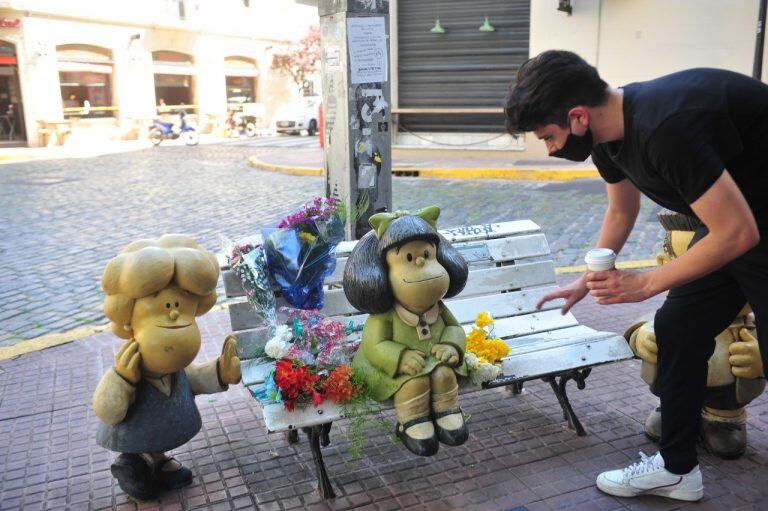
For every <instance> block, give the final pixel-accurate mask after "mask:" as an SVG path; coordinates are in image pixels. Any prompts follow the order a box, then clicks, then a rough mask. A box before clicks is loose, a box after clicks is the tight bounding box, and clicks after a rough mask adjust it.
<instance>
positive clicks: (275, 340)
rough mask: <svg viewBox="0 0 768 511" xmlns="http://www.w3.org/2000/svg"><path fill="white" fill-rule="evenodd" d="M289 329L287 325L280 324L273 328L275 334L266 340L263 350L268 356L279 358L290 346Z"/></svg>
mask: <svg viewBox="0 0 768 511" xmlns="http://www.w3.org/2000/svg"><path fill="white" fill-rule="evenodd" d="M291 336H292V333H291V329H290V328H289V327H288V326H287V325H280V326H278V327H277V328H276V329H275V334H274V335H273V336H272V338H271V339H270V340H269V341H267V344H266V345H265V346H264V352H265V353H266V354H267V356H268V357H270V358H274V359H275V360H280V359H281V358H283V357H284V356H285V355H286V354H287V353H288V350H289V349H290V347H291V343H290V340H291Z"/></svg>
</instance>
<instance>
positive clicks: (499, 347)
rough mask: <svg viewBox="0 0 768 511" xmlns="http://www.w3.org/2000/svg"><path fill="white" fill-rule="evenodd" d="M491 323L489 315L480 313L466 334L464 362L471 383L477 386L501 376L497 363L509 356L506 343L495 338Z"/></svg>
mask: <svg viewBox="0 0 768 511" xmlns="http://www.w3.org/2000/svg"><path fill="white" fill-rule="evenodd" d="M493 323H494V321H493V317H491V315H490V314H489V313H487V312H481V313H479V314H478V315H477V319H476V320H475V326H474V328H472V331H471V332H469V334H467V347H466V352H465V354H464V360H465V361H466V363H467V369H469V376H470V378H471V379H472V383H474V384H475V385H477V386H482V384H483V383H485V382H488V381H491V380H494V379H496V378H497V377H498V376H499V375H500V374H501V364H500V363H499V362H500V361H501V359H502V358H504V357H506V356H507V355H508V354H509V346H507V343H505V342H504V341H502V340H501V339H499V338H496V337H495V333H494V328H493Z"/></svg>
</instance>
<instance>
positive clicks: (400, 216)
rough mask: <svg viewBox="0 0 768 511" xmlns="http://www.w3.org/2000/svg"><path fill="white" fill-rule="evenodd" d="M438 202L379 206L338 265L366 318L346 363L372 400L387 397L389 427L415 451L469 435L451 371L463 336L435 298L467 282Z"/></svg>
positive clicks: (426, 451)
mask: <svg viewBox="0 0 768 511" xmlns="http://www.w3.org/2000/svg"><path fill="white" fill-rule="evenodd" d="M439 215H440V209H439V208H437V207H436V206H431V207H428V208H424V209H422V210H421V211H419V212H417V213H415V214H413V215H410V214H407V213H404V212H396V213H391V214H390V213H379V214H376V215H373V216H372V217H371V218H370V221H369V222H370V224H371V226H372V227H373V231H372V232H369V233H368V234H366V235H365V236H364V237H363V238H362V239H361V240H360V242H359V243H358V244H357V245H356V247H355V249H354V250H353V251H352V254H351V255H350V257H349V259H348V261H347V265H346V267H345V269H344V291H345V293H346V296H347V299H348V300H349V301H350V303H351V304H352V305H353V306H355V307H356V308H357V309H359V310H361V311H364V312H367V313H369V314H371V316H370V317H369V318H368V320H367V321H366V323H365V328H364V329H363V337H362V342H361V345H360V349H359V351H358V352H357V354H356V355H355V358H354V360H353V367H355V368H356V369H358V370H360V371H361V372H362V373H363V374H364V375H365V378H366V380H367V385H368V388H369V390H370V392H371V394H372V396H373V397H374V399H377V400H379V401H384V400H387V399H390V398H392V397H393V396H394V405H395V413H396V416H397V426H396V434H397V436H398V438H400V440H401V441H402V442H403V444H405V446H406V447H407V448H408V449H409V450H410V451H411V452H413V453H414V454H417V455H419V456H431V455H433V454H435V453H436V452H437V450H438V447H439V443H438V442H442V443H444V444H446V445H461V444H463V443H464V442H465V441H466V440H467V437H468V436H469V432H468V430H467V426H466V424H465V423H464V416H463V413H462V411H461V408H460V407H459V387H458V384H457V381H456V375H461V376H466V375H467V369H466V366H465V364H464V348H465V345H466V336H465V334H464V330H463V329H462V327H461V325H459V323H458V321H456V318H455V317H454V316H453V314H451V312H450V311H449V310H448V308H447V307H446V306H445V305H444V304H443V303H442V301H441V300H442V299H443V298H445V297H452V296H455V295H457V294H458V293H459V292H460V291H461V290H462V289H463V288H464V285H465V284H466V282H467V275H468V268H467V263H466V261H464V259H463V258H462V257H461V255H460V254H459V253H458V252H457V251H456V250H455V249H454V248H453V247H452V246H451V245H450V243H449V242H448V240H446V239H445V238H444V237H443V236H441V235H440V234H439V233H438V232H437V231H436V222H437V218H438V216H439Z"/></svg>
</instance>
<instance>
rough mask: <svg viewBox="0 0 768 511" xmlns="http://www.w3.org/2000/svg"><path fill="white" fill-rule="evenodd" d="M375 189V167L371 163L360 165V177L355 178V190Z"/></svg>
mask: <svg viewBox="0 0 768 511" xmlns="http://www.w3.org/2000/svg"><path fill="white" fill-rule="evenodd" d="M375 187H376V165H373V164H371V163H361V164H360V175H359V176H358V178H357V189H358V190H363V189H366V188H375Z"/></svg>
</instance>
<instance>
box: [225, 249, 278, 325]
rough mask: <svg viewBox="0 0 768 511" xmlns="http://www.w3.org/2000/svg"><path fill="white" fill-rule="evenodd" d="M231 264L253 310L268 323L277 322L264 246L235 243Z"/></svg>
mask: <svg viewBox="0 0 768 511" xmlns="http://www.w3.org/2000/svg"><path fill="white" fill-rule="evenodd" d="M229 265H230V268H232V271H234V272H235V273H236V275H237V277H238V279H239V280H240V283H241V284H242V286H243V289H244V290H245V296H246V297H247V298H248V303H250V304H251V307H253V310H254V311H255V312H256V314H258V315H259V317H260V318H261V319H262V320H263V321H264V322H266V323H268V324H270V325H272V324H274V322H275V294H274V292H273V291H272V282H271V281H270V278H269V271H268V270H267V261H266V258H265V255H264V247H263V246H262V245H258V244H252V243H245V244H241V245H233V246H232V249H231V253H230V256H229Z"/></svg>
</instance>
